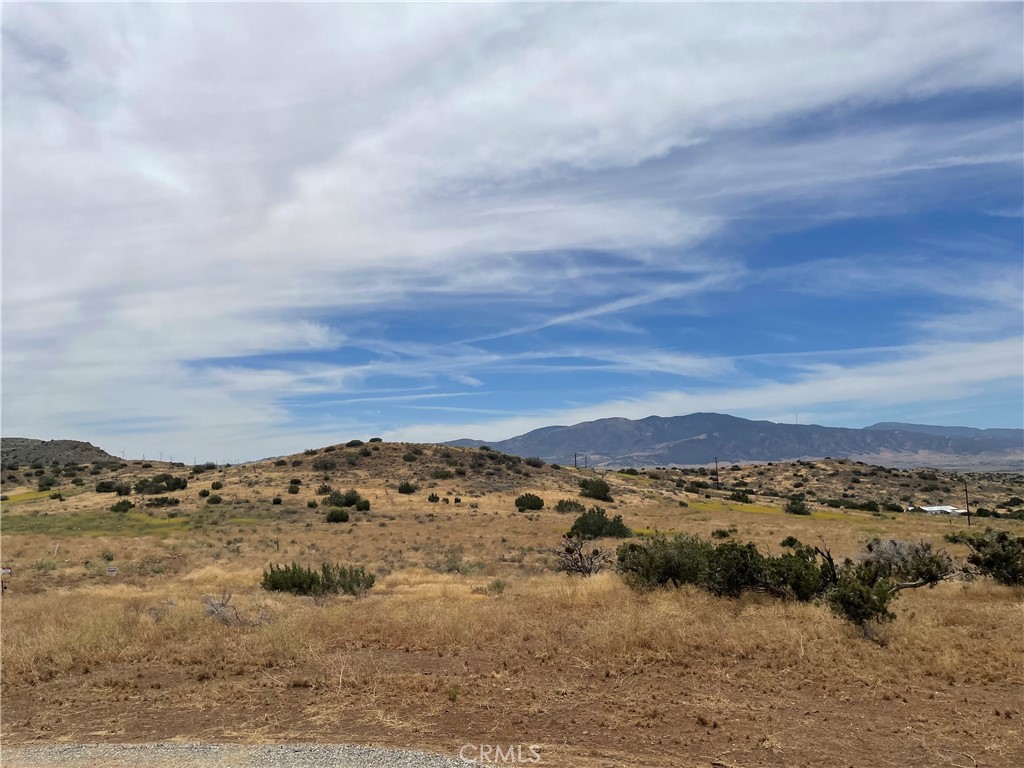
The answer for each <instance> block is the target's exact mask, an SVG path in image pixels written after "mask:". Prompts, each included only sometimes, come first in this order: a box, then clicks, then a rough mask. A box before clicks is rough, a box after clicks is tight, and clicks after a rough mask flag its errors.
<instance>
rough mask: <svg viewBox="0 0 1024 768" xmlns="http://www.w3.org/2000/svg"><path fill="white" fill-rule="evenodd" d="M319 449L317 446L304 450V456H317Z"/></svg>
mask: <svg viewBox="0 0 1024 768" xmlns="http://www.w3.org/2000/svg"><path fill="white" fill-rule="evenodd" d="M318 453H319V451H318V450H317V449H316V448H307V449H306V450H304V451H303V452H302V454H303V455H304V456H316V455H317V454H318Z"/></svg>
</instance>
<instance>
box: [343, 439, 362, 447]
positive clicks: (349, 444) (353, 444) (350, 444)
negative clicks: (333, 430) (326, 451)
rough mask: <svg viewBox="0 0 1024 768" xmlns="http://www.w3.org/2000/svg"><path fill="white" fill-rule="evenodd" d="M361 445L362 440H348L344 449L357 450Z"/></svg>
mask: <svg viewBox="0 0 1024 768" xmlns="http://www.w3.org/2000/svg"><path fill="white" fill-rule="evenodd" d="M362 444H363V441H362V440H349V441H348V442H347V443H345V447H346V448H359V447H360V446H362Z"/></svg>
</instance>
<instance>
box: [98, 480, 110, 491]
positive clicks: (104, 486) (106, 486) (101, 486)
mask: <svg viewBox="0 0 1024 768" xmlns="http://www.w3.org/2000/svg"><path fill="white" fill-rule="evenodd" d="M113 492H114V481H113V480H100V481H99V482H98V483H96V493H113Z"/></svg>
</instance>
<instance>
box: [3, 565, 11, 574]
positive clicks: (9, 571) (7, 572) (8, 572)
mask: <svg viewBox="0 0 1024 768" xmlns="http://www.w3.org/2000/svg"><path fill="white" fill-rule="evenodd" d="M3 575H4V576H10V575H11V569H10V568H8V567H7V566H4V569H3Z"/></svg>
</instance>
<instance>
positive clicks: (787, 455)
mask: <svg viewBox="0 0 1024 768" xmlns="http://www.w3.org/2000/svg"><path fill="white" fill-rule="evenodd" d="M448 445H456V446H462V447H477V446H480V445H489V446H491V447H493V448H495V449H497V450H500V451H504V452H506V453H513V454H516V455H519V456H539V457H540V458H542V459H544V460H545V461H548V462H557V463H560V464H571V463H572V462H573V457H574V454H576V455H578V457H579V459H578V460H579V461H580V462H581V463H582V461H583V458H582V457H583V456H584V455H586V457H587V458H586V461H587V463H588V464H589V465H590V466H596V467H650V466H667V465H672V464H678V465H685V464H709V463H711V462H713V461H714V460H715V459H716V457H717V458H718V460H719V461H724V462H756V461H785V460H793V459H810V458H823V457H825V456H831V457H833V458H850V459H855V460H859V461H870V462H872V463H876V464H884V465H888V466H933V467H947V468H958V469H966V468H972V467H974V468H986V469H1006V470H1013V471H1021V470H1022V469H1024V430H1020V429H991V430H988V429H986V430H982V429H974V428H973V427H938V426H930V425H922V424H902V423H897V422H883V423H880V424H874V425H872V426H870V427H866V428H864V429H849V428H844V427H823V426H818V425H815V424H777V423H775V422H771V421H751V420H749V419H742V418H739V417H737V416H729V415H726V414H719V413H693V414H690V415H688V416H672V417H662V416H649V417H647V418H645V419H638V420H631V419H624V418H609V419H598V420H597V421H588V422H583V423H581V424H574V425H572V426H551V427H543V428H541V429H536V430H533V431H532V432H527V433H526V434H524V435H519V436H517V437H513V438H510V439H508V440H500V441H498V442H492V443H485V442H483V441H479V440H455V441H452V442H450V443H448Z"/></svg>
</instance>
